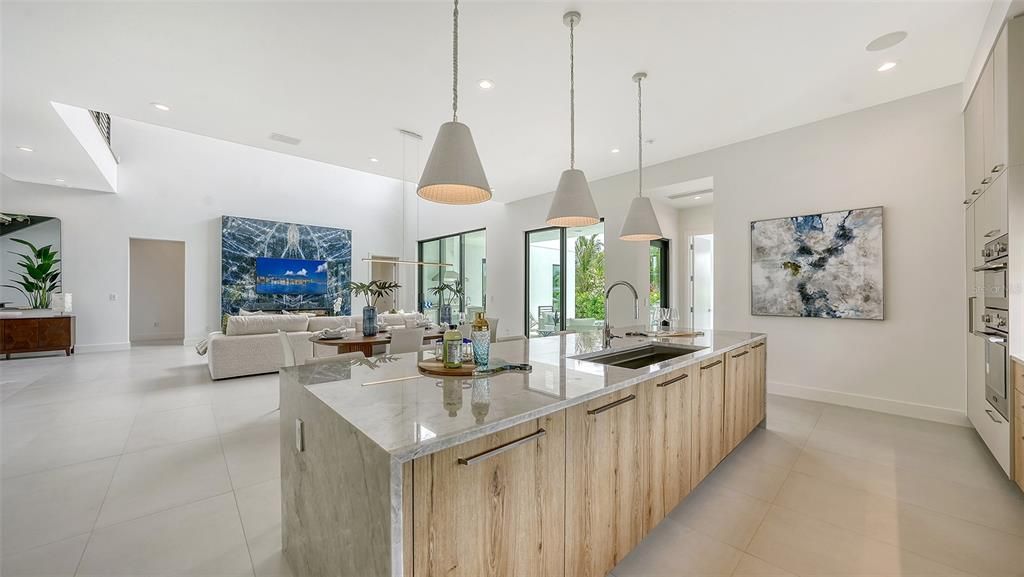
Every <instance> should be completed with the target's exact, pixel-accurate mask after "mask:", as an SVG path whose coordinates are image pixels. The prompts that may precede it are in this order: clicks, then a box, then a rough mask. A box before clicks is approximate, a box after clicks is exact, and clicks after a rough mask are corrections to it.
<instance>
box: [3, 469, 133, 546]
mask: <svg viewBox="0 0 1024 577" xmlns="http://www.w3.org/2000/svg"><path fill="white" fill-rule="evenodd" d="M117 460H118V458H117V457H110V458H108V459H102V460H98V461H91V462H88V463H82V464H78V465H71V466H68V467H61V468H59V469H53V470H50V471H44V472H42V473H35V474H32V475H25V476H22V477H15V478H13V479H5V480H4V481H3V487H2V494H3V498H2V504H3V507H2V517H3V523H2V535H3V539H2V540H3V556H4V557H5V558H6V557H7V555H9V554H12V553H17V552H22V551H27V550H28V549H32V548H35V547H39V546H42V545H46V544H49V543H54V542H57V541H61V540H64V539H67V538H69V537H74V536H76V535H81V534H82V533H88V532H89V531H91V530H92V527H93V523H95V522H96V516H97V514H99V511H100V506H101V505H102V504H103V496H104V495H105V494H106V492H107V487H108V486H109V485H110V480H111V478H112V477H113V475H114V468H115V467H116V466H117Z"/></svg>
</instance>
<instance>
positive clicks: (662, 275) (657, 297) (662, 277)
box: [648, 238, 671, 309]
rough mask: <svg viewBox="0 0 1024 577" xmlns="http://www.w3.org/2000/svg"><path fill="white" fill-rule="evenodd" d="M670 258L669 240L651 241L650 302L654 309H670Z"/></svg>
mask: <svg viewBox="0 0 1024 577" xmlns="http://www.w3.org/2000/svg"><path fill="white" fill-rule="evenodd" d="M669 262H670V261H669V258H668V239H666V238H659V239H658V240H652V241H651V269H650V270H651V286H650V291H649V292H650V294H649V299H648V302H650V304H651V306H652V307H657V308H662V309H667V308H669V306H671V305H669V298H668V289H669V279H670V278H671V271H670V267H669Z"/></svg>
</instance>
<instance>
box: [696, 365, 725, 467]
mask: <svg viewBox="0 0 1024 577" xmlns="http://www.w3.org/2000/svg"><path fill="white" fill-rule="evenodd" d="M696 372H697V382H696V385H695V386H696V393H695V400H694V411H693V416H692V433H691V434H692V435H693V450H692V451H691V452H690V486H691V487H696V486H697V484H698V483H700V482H701V481H703V480H704V477H707V476H708V473H710V472H711V471H712V470H713V469H714V468H715V467H716V466H717V465H718V463H720V462H721V461H722V459H723V458H725V430H724V421H725V359H724V358H723V355H718V356H714V357H711V358H710V359H707V360H705V361H702V362H701V363H700V365H698V366H697V367H696Z"/></svg>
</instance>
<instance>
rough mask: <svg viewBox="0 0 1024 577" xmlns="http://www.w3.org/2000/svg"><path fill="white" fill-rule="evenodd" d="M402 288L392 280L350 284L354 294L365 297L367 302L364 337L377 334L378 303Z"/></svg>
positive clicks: (364, 314)
mask: <svg viewBox="0 0 1024 577" xmlns="http://www.w3.org/2000/svg"><path fill="white" fill-rule="evenodd" d="M400 288H402V285H400V284H398V283H397V282H395V281H390V280H372V281H370V282H355V281H353V282H350V283H348V289H349V290H351V291H352V294H354V295H355V296H361V297H363V298H364V299H365V302H366V306H365V307H363V336H367V337H372V336H375V335H376V334H377V301H379V300H380V299H382V298H383V297H386V296H391V295H393V294H394V293H395V291H396V290H398V289H400Z"/></svg>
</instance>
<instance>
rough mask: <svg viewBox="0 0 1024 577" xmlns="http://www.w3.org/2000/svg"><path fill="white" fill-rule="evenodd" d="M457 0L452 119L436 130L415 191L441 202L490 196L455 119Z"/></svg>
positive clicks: (469, 201) (471, 148)
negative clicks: (435, 136)
mask: <svg viewBox="0 0 1024 577" xmlns="http://www.w3.org/2000/svg"><path fill="white" fill-rule="evenodd" d="M458 112H459V0H455V9H454V12H453V25H452V120H451V122H445V123H444V124H442V125H441V128H440V129H439V130H438V131H437V139H436V140H434V146H433V148H431V149H430V156H429V157H427V164H426V165H425V166H424V167H423V175H422V176H421V177H420V183H419V186H418V187H417V188H416V194H418V195H419V196H420V197H422V198H424V199H426V200H429V201H432V202H439V203H441V204H476V203H479V202H484V201H487V200H490V199H491V187H490V185H489V184H488V183H487V176H486V175H485V174H484V167H483V165H482V164H481V163H480V155H479V154H477V152H476V144H474V143H473V135H472V134H471V133H470V132H469V127H468V126H466V125H465V124H462V123H461V122H459V115H458Z"/></svg>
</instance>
